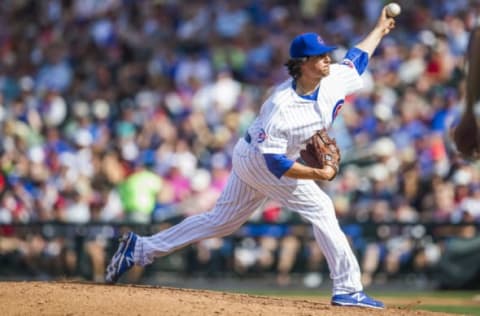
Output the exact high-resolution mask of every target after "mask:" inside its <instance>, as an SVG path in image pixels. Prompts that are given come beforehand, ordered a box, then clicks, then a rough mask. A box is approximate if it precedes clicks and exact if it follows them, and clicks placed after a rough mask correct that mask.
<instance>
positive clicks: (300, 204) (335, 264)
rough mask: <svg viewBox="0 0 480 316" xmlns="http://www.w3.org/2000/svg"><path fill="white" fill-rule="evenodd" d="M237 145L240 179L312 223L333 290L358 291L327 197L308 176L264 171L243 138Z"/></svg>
mask: <svg viewBox="0 0 480 316" xmlns="http://www.w3.org/2000/svg"><path fill="white" fill-rule="evenodd" d="M237 149H238V150H237V151H238V152H239V153H238V155H237V157H238V158H237V159H236V160H235V159H234V166H235V167H236V169H237V170H238V172H239V175H240V176H241V178H242V179H244V180H245V181H246V182H247V183H248V184H249V185H250V186H252V187H254V188H255V189H257V190H258V191H260V192H262V193H263V194H265V196H267V197H268V198H270V199H272V200H276V201H278V202H280V203H281V204H282V205H283V206H286V207H288V208H290V209H291V210H293V211H296V212H298V213H299V214H300V215H301V216H302V217H303V218H305V219H307V220H308V221H309V222H311V223H312V225H313V231H314V235H315V240H316V241H317V243H318V245H319V246H320V249H321V250H322V252H323V253H324V255H325V258H326V259H327V263H328V267H329V269H330V277H331V278H332V280H333V294H334V295H335V294H345V293H351V292H357V291H361V290H362V289H363V286H362V283H361V275H360V268H359V265H358V261H357V258H356V257H355V255H354V254H353V251H352V249H351V247H350V244H349V243H348V240H347V238H346V236H345V234H344V233H343V231H342V230H341V228H340V226H339V224H338V220H337V218H336V216H335V210H334V207H333V203H332V200H331V199H330V197H328V195H327V194H326V193H325V192H323V191H322V190H321V189H320V188H319V187H318V185H317V184H316V183H315V182H314V181H312V180H296V179H292V178H288V177H282V178H280V179H277V178H276V177H275V176H274V175H273V174H272V173H271V172H270V171H268V169H267V167H266V164H265V161H264V159H263V157H262V155H261V154H260V153H258V152H256V151H255V150H252V149H251V147H249V146H248V145H247V144H246V143H245V142H241V143H240V144H239V145H238V146H237Z"/></svg>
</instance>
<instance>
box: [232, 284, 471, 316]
mask: <svg viewBox="0 0 480 316" xmlns="http://www.w3.org/2000/svg"><path fill="white" fill-rule="evenodd" d="M238 292H239V293H245V294H251V295H261V296H276V297H295V298H300V297H302V298H315V297H321V298H325V299H329V298H330V292H329V291H315V290H310V291H289V290H264V291H238ZM368 294H370V295H372V296H374V297H376V298H379V299H382V298H383V299H387V300H388V299H395V298H399V299H411V300H412V301H417V300H421V299H422V298H424V299H425V298H430V299H432V298H433V299H436V300H437V299H438V303H439V304H431V302H429V303H428V304H420V305H417V306H415V307H414V308H415V309H417V310H427V311H432V312H443V313H451V314H461V315H474V316H476V315H478V316H480V305H476V306H471V305H462V304H461V303H459V304H458V305H452V304H450V305H446V304H445V302H442V298H445V299H448V298H450V299H465V300H471V299H472V298H473V297H474V296H475V295H479V294H480V292H479V291H476V292H474V291H429V292H422V291H382V292H380V291H368ZM447 304H448V303H447ZM472 305H473V303H472Z"/></svg>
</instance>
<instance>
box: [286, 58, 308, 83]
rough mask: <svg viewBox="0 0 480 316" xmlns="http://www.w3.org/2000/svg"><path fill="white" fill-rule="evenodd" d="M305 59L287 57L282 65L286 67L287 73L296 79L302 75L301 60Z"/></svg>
mask: <svg viewBox="0 0 480 316" xmlns="http://www.w3.org/2000/svg"><path fill="white" fill-rule="evenodd" d="M305 60H306V58H292V59H289V60H288V61H287V62H286V63H285V64H284V65H285V67H287V69H288V74H289V75H290V76H291V77H292V78H293V79H294V80H297V79H298V78H300V76H301V75H302V72H301V70H300V66H301V65H302V64H303V62H304V61H305Z"/></svg>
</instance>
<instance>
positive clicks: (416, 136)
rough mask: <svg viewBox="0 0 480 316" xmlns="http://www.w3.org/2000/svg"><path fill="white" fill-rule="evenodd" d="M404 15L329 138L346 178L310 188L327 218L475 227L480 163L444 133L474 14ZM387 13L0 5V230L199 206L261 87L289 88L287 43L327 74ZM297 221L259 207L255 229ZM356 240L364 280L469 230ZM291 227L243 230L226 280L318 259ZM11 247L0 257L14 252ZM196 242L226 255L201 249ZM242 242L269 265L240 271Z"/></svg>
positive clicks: (468, 10) (409, 9)
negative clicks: (325, 62)
mask: <svg viewBox="0 0 480 316" xmlns="http://www.w3.org/2000/svg"><path fill="white" fill-rule="evenodd" d="M399 2H400V3H401V5H402V9H403V11H402V14H401V15H400V16H399V17H398V18H397V21H396V28H395V30H394V31H393V32H392V33H391V34H389V35H388V36H387V37H386V38H385V39H384V40H383V41H382V43H381V45H380V47H379V49H378V50H377V52H376V53H375V54H374V56H373V57H372V59H371V60H370V64H369V68H368V71H366V72H365V73H364V75H363V78H364V82H365V85H364V88H363V89H362V90H361V91H360V92H359V93H357V94H355V95H352V96H350V97H349V98H347V100H346V102H345V105H344V106H343V107H342V110H341V114H342V115H339V116H338V117H337V118H336V121H335V123H334V125H333V129H332V133H333V134H334V135H335V136H336V138H337V141H338V143H339V145H340V147H341V149H342V157H343V165H342V168H341V173H340V174H339V176H338V177H337V178H336V179H335V180H334V181H332V182H330V183H319V185H321V186H322V187H323V188H324V189H325V190H326V191H327V192H328V193H329V194H330V196H331V197H332V199H333V200H334V204H335V207H336V211H337V214H338V217H339V219H340V220H351V221H354V222H357V223H362V222H376V223H388V222H400V223H419V222H438V223H458V222H475V221H476V222H480V172H479V165H478V163H477V162H469V161H465V160H463V159H462V158H461V157H459V156H458V155H457V154H456V152H455V149H454V148H453V145H452V143H451V141H450V137H449V128H450V127H451V126H452V125H453V124H455V122H456V121H458V118H459V114H460V113H461V111H462V107H463V103H464V99H465V81H464V70H465V66H466V65H465V57H464V56H465V52H466V49H467V45H468V38H469V33H470V31H471V29H472V28H473V26H474V23H475V18H476V16H477V15H479V14H480V1H473V0H472V1H469V0H458V1H447V0H445V1H428V0H420V1H405V2H402V1H399ZM384 4H385V3H384V2H383V1H380V0H364V1H354V0H350V1H349V0H343V1H326V0H299V1H273V0H238V1H228V0H212V1H207V0H198V1H193V2H188V1H174V0H151V1H149V0H139V1H134V0H101V1H100V0H45V1H34V0H21V1H18V0H17V1H14V0H4V1H1V3H0V192H1V194H0V223H2V224H9V223H31V222H38V221H59V222H67V223H76V224H78V223H91V222H125V221H126V222H134V223H151V222H162V221H164V220H166V219H169V218H172V217H178V216H188V215H192V214H195V213H199V212H205V211H207V210H209V209H210V208H211V207H212V206H213V204H214V203H215V201H216V199H217V198H218V196H219V194H220V192H221V190H222V189H223V187H224V185H225V183H226V179H227V177H228V174H229V170H230V164H231V160H230V158H231V151H232V148H233V145H234V144H235V142H236V141H237V139H238V138H239V137H242V135H243V134H244V132H245V130H246V128H247V127H248V125H249V123H250V122H251V121H252V119H253V118H254V116H255V114H256V112H257V111H258V110H259V107H260V106H261V104H262V100H263V98H264V96H265V93H266V91H267V90H268V89H269V88H270V87H271V86H272V85H274V84H276V83H279V82H281V81H282V80H285V79H286V78H287V77H288V74H287V72H286V69H285V67H284V65H283V64H284V62H285V61H286V60H287V59H288V46H289V44H290V41H291V39H292V38H293V37H294V36H295V35H297V34H299V33H302V32H307V31H315V32H318V33H319V34H321V35H322V36H323V37H324V39H325V40H326V42H328V43H332V44H335V45H337V46H338V47H339V49H338V50H336V51H335V52H334V54H333V56H332V57H333V58H334V60H337V61H339V60H341V59H342V58H343V56H344V54H345V52H346V49H347V48H348V47H350V46H353V45H355V44H356V43H357V42H358V41H359V40H360V39H361V38H362V36H364V35H365V34H366V33H367V32H368V31H369V30H370V29H371V28H372V27H373V25H374V23H375V22H376V19H377V17H378V14H379V12H380V10H381V8H382V7H383V5H384ZM293 217H295V214H292V213H290V212H288V210H284V209H282V208H281V207H280V206H277V205H275V202H271V203H270V204H268V205H266V206H265V207H264V208H262V209H260V210H258V212H257V213H256V214H255V216H254V218H252V222H254V221H262V222H270V223H279V222H280V223H284V222H288V220H291V219H292V218H293ZM358 229H361V225H360V226H355V227H353V228H352V229H351V232H352V234H353V235H350V236H351V237H352V241H353V242H354V245H356V250H357V251H358V252H359V254H360V255H362V256H363V257H364V258H365V260H364V262H363V264H362V266H363V268H364V269H365V270H366V271H367V272H366V275H365V278H364V281H365V282H367V283H368V282H369V278H370V279H371V277H372V275H373V273H374V272H375V271H377V270H378V269H379V268H378V267H379V266H382V265H385V267H386V268H385V269H386V270H388V271H390V270H391V271H394V272H395V271H396V269H397V270H398V266H399V264H401V263H402V262H404V260H410V262H412V260H418V262H419V263H418V264H419V265H420V266H421V265H422V264H424V265H426V264H427V263H428V262H435V261H436V260H438V258H439V257H440V255H439V253H440V252H441V251H442V249H443V248H442V247H441V246H439V245H438V242H437V241H438V239H441V238H443V237H445V236H448V237H451V236H457V237H458V236H460V237H462V238H463V237H473V236H475V234H476V231H475V228H473V229H472V227H462V228H458V229H457V228H456V229H451V230H447V231H443V232H442V233H439V234H438V235H435V236H429V235H428V236H427V235H426V233H425V232H423V233H422V232H420V233H418V230H416V231H415V230H412V229H408V230H402V229H400V230H397V231H395V230H389V229H383V230H379V231H378V232H375V233H374V234H373V235H376V236H375V238H372V241H369V240H368V239H365V240H363V239H361V238H360V237H358V238H356V239H355V238H354V237H355V234H359V233H358ZM290 231H291V229H285V230H284V231H282V232H280V233H278V232H276V233H274V234H273V236H274V237H275V238H273V241H272V240H271V239H260V240H258V239H255V238H253V237H255V236H254V234H253V233H252V235H251V236H253V237H252V238H250V239H246V240H244V243H243V244H242V245H243V246H244V247H243V248H242V247H239V249H238V250H239V251H237V252H235V254H236V256H237V255H238V260H237V261H236V264H235V266H236V267H237V270H238V271H244V270H246V267H248V266H249V265H250V266H252V265H255V264H258V262H260V263H262V262H263V263H264V262H267V263H269V264H274V262H278V270H279V271H286V272H287V273H288V271H289V270H291V268H292V267H293V265H294V262H293V261H294V260H292V259H291V258H292V256H293V257H295V256H296V255H297V254H298V252H299V251H300V249H303V251H304V252H305V253H307V254H309V255H308V256H309V258H314V259H315V258H316V259H315V260H317V261H320V259H319V258H320V257H321V254H317V253H318V249H315V246H312V247H310V246H307V247H305V246H302V247H304V248H302V247H300V246H299V244H298V242H299V239H293V240H292V239H291V238H290V236H291V234H290ZM412 231H414V233H412ZM415 232H416V234H417V235H415ZM347 233H348V231H347ZM3 234H4V235H8V233H5V231H4V232H3ZM260 235H261V234H260ZM423 237H425V238H423ZM426 237H428V238H426ZM7 239H8V238H7V237H5V238H3V239H2V240H3V242H1V243H0V254H1V253H2V251H6V250H5V249H17V248H18V245H16V244H15V243H13V246H12V243H6V241H7ZM93 240H95V238H93ZM378 240H380V242H379V241H378ZM418 240H421V242H417V241H418ZM425 240H427V241H425ZM60 244H61V243H60ZM307 244H308V242H307ZM5 245H6V246H5ZM15 245H16V246H15ZM36 245H37V246H38V243H37V244H36ZM43 245H44V248H48V247H47V245H48V242H47V241H45V240H44V244H43ZM92 245H93V244H92ZM95 246H98V247H97V248H95V247H94V246H91V247H93V248H92V249H93V250H92V249H90V250H89V251H88V252H89V253H90V254H91V256H92V257H94V258H97V259H95V260H97V261H98V260H100V262H99V263H97V265H98V267H99V268H98V271H101V270H102V269H100V268H102V267H103V266H102V265H103V264H104V263H103V261H104V258H103V257H102V256H103V255H99V254H100V253H101V249H104V247H105V245H104V244H103V243H100V244H98V243H97V244H95ZM198 247H200V248H199V249H203V248H202V247H206V248H205V249H207V250H208V251H211V250H212V249H213V250H215V249H221V247H220V246H219V242H212V241H209V242H205V243H203V244H199V245H198ZM249 247H250V248H252V247H253V248H255V249H257V248H259V249H263V250H265V249H267V253H268V251H269V249H270V250H271V252H272V253H276V254H277V255H275V256H274V258H276V260H267V261H265V260H266V259H265V258H264V257H261V256H257V255H255V256H254V258H253V259H252V258H249V257H248V256H246V255H245V254H250V257H252V253H255V254H259V253H262V252H261V251H254V252H252V251H250V252H248V251H247V252H245V251H244V252H242V251H240V250H242V249H246V250H248V249H250V248H249ZM432 247H433V248H432ZM24 248H25V249H27V248H28V247H24ZM34 248H35V247H34ZM37 248H38V249H44V248H42V247H40V246H38V247H37ZM37 248H35V249H37ZM99 249H100V250H99ZM272 249H273V250H272ZM432 249H433V250H432ZM24 251H25V252H28V250H24ZM199 253H200V254H202V252H201V251H199ZM285 253H287V255H284V256H283V257H282V255H281V254H285ZM242 254H243V255H242ZM288 254H290V257H289V255H288ZM365 254H368V255H365ZM417 255H418V256H419V257H418V258H417ZM99 257H101V258H100V259H98V258H99ZM207 257H208V256H207ZM245 258H247V259H245ZM262 258H263V259H262ZM272 258H273V257H272ZM279 258H287V259H284V260H283V261H282V260H280V259H279ZM288 258H290V260H288ZM372 258H373V259H372ZM415 258H417V259H415ZM422 258H423V259H424V261H422V260H421V259H422ZM425 258H426V259H425ZM270 259H271V258H270ZM72 260H73V259H72ZM262 260H264V261H262ZM315 260H314V262H317V261H315ZM311 265H312V266H313V265H315V264H314V263H311ZM312 269H313V270H315V269H314V268H312ZM389 269H390V270H389ZM98 273H101V272H98ZM287 279H288V277H286V276H285V275H283V276H282V277H281V278H280V279H279V282H281V283H282V282H284V281H285V282H287V281H288V280H287Z"/></svg>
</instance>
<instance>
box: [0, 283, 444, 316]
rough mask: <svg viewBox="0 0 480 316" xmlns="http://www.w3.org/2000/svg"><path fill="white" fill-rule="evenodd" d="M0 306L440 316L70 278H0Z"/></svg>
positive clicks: (6, 309) (40, 310) (33, 310)
mask: <svg viewBox="0 0 480 316" xmlns="http://www.w3.org/2000/svg"><path fill="white" fill-rule="evenodd" d="M0 306H1V310H2V311H1V314H2V315H142V316H143V315H169V316H170V315H189V316H193V315H218V316H220V315H231V316H238V315H245V316H247V315H248V316H252V315H256V316H257V315H262V316H270V315H272V316H281V315H288V316H292V315H304V316H306V315H312V316H313V315H327V316H328V315H335V316H341V315H416V316H420V315H442V314H440V313H431V312H426V311H418V310H409V309H408V308H406V307H390V308H388V309H386V310H371V309H368V310H365V309H360V308H341V307H333V306H330V305H329V304H328V302H327V301H317V300H313V299H312V300H300V299H286V298H272V297H265V296H252V295H244V294H232V293H222V292H214V291H198V290H184V289H174V288H165V287H149V286H125V285H116V286H109V285H103V284H89V283H70V282H68V283H62V282H0ZM445 315H446V314H445Z"/></svg>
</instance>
